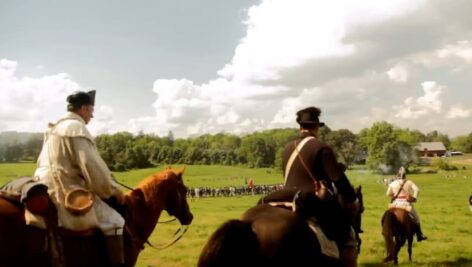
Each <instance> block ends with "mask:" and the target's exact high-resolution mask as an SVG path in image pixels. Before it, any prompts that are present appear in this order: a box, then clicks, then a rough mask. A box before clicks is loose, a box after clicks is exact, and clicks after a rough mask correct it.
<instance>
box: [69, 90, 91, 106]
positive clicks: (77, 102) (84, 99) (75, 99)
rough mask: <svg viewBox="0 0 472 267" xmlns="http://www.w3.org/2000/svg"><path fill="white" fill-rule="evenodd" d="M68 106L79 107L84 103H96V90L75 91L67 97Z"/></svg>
mask: <svg viewBox="0 0 472 267" xmlns="http://www.w3.org/2000/svg"><path fill="white" fill-rule="evenodd" d="M67 102H68V103H69V105H68V106H71V107H74V108H79V107H81V106H83V105H92V106H94V105H95V90H92V91H89V92H82V91H79V92H75V93H73V94H71V95H70V96H68V97H67Z"/></svg>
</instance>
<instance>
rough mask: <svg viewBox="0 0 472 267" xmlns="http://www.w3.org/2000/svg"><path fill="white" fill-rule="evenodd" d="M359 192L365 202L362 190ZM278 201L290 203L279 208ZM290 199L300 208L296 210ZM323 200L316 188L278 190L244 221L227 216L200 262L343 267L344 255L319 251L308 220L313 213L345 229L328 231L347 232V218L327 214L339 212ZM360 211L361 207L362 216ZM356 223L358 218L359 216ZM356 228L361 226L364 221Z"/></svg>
mask: <svg viewBox="0 0 472 267" xmlns="http://www.w3.org/2000/svg"><path fill="white" fill-rule="evenodd" d="M356 192H357V193H358V194H360V195H358V197H359V198H360V199H361V203H362V191H361V190H360V189H358V190H356ZM297 195H298V196H297ZM292 196H295V197H293V198H292ZM299 198H302V199H299ZM286 200H288V201H286ZM299 200H300V201H299ZM274 204H277V205H279V204H280V206H289V207H290V208H289V209H287V208H281V207H278V206H277V207H275V206H273V205H274ZM291 204H292V205H294V206H295V207H296V208H295V210H296V211H295V212H294V211H293V210H292V207H291ZM324 204H325V203H323V201H322V200H320V199H319V198H317V197H316V196H315V195H314V194H312V193H301V194H298V193H297V192H295V194H293V192H291V191H290V190H287V189H284V190H280V191H276V192H275V193H273V194H271V195H269V196H267V197H264V198H263V199H261V200H260V201H259V203H258V205H256V206H255V207H252V208H250V209H248V210H247V211H246V212H245V213H244V214H243V215H242V216H241V219H240V220H235V219H233V220H229V221H227V222H225V223H224V224H223V225H222V226H220V227H219V228H218V229H217V230H216V231H215V232H214V233H213V234H212V236H211V237H210V238H209V240H208V241H207V243H206V245H205V246H204V248H203V249H202V252H201V254H200V258H199V261H198V267H221V266H225V267H236V266H246V267H248V266H249V267H274V266H277V267H279V266H280V267H283V266H323V267H337V266H342V265H343V264H342V262H341V261H340V260H338V259H335V258H331V257H328V256H326V255H325V254H323V253H321V246H320V243H319V241H318V238H317V237H316V235H315V234H314V232H313V230H312V229H311V228H310V226H309V224H308V223H307V218H309V217H311V216H314V217H315V218H317V219H318V218H320V220H319V221H318V222H319V223H320V225H326V226H328V227H329V226H340V228H342V229H340V228H337V227H334V228H336V229H328V231H326V232H325V234H326V236H329V235H331V234H332V235H334V236H335V235H337V234H338V232H340V231H343V230H344V229H346V228H347V230H348V231H349V229H350V228H349V227H350V225H349V223H348V222H347V220H341V221H339V220H337V219H338V218H339V217H337V216H334V218H336V220H337V221H333V220H330V218H328V219H326V218H325V217H323V215H326V213H325V212H329V213H331V214H332V213H335V212H336V211H334V210H333V209H331V206H329V207H325V206H324ZM362 211H363V207H361V209H360V210H359V211H358V212H359V213H358V216H361V213H362ZM318 215H321V217H318ZM329 216H330V215H328V217H329ZM355 222H358V223H360V219H359V220H355ZM354 228H355V229H360V226H355V227H354ZM324 230H326V229H324ZM329 233H331V234H329Z"/></svg>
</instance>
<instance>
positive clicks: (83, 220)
mask: <svg viewBox="0 0 472 267" xmlns="http://www.w3.org/2000/svg"><path fill="white" fill-rule="evenodd" d="M67 102H68V105H67V111H68V112H67V114H66V115H65V116H63V117H62V118H61V119H59V120H58V121H57V122H56V123H54V124H53V123H50V124H49V127H48V130H47V131H46V133H45V136H44V143H43V147H42V150H41V154H40V156H39V158H38V168H37V169H36V171H35V177H36V179H38V180H39V181H41V182H43V183H44V184H46V185H47V186H48V188H49V189H48V192H49V195H50V197H51V200H52V202H53V203H54V204H55V206H56V208H57V213H58V220H59V221H58V224H59V226H61V227H63V228H66V229H69V230H85V229H91V228H97V227H98V228H99V229H101V231H102V232H103V234H104V235H105V240H106V244H107V249H108V255H109V260H110V263H111V264H112V265H113V266H120V265H121V264H123V263H124V251H123V227H124V223H125V221H124V219H123V218H122V216H121V215H120V214H119V213H118V212H117V211H115V210H114V209H113V208H111V207H110V206H108V205H107V204H106V203H105V202H104V201H103V200H102V199H109V198H115V199H116V201H117V202H118V203H120V204H123V203H124V201H125V197H124V195H123V193H122V192H121V191H120V189H119V188H118V185H117V184H116V183H115V182H114V181H113V179H112V174H111V172H110V170H109V169H108V167H107V165H106V164H105V162H104V161H103V159H102V158H101V157H100V155H99V153H98V150H97V147H96V144H95V141H94V139H93V137H92V136H91V134H90V133H89V131H88V130H87V128H86V124H88V123H89V122H90V120H91V119H92V118H93V111H94V104H95V91H90V92H76V93H74V94H72V95H70V96H68V97H67ZM75 188H83V189H86V190H88V191H90V192H91V193H92V194H93V195H94V198H93V206H92V208H91V209H90V210H89V211H87V212H86V213H85V214H81V215H73V214H71V213H70V212H69V211H68V210H67V209H66V208H65V206H64V203H65V195H66V193H67V192H69V191H70V190H72V189H75Z"/></svg>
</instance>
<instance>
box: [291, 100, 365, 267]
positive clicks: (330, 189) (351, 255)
mask: <svg viewBox="0 0 472 267" xmlns="http://www.w3.org/2000/svg"><path fill="white" fill-rule="evenodd" d="M320 114H321V110H320V109H319V108H317V107H308V108H305V109H302V110H300V111H298V112H297V119H296V121H297V123H298V124H299V125H300V130H299V133H300V137H299V138H298V139H297V140H295V141H291V142H289V143H288V144H287V145H286V146H285V149H284V152H283V157H282V159H283V168H284V175H285V185H284V187H285V188H287V189H297V190H301V191H302V192H313V193H315V194H316V195H317V196H318V197H319V198H320V199H322V200H323V199H325V198H331V199H334V198H338V197H340V198H342V201H341V202H342V203H340V204H341V206H343V207H344V209H345V211H346V214H347V213H350V212H353V210H356V209H358V201H357V199H356V193H355V191H354V189H353V187H352V185H351V183H350V182H349V180H348V178H347V176H346V174H345V173H344V171H345V167H344V166H343V165H342V164H340V163H338V162H337V160H336V156H335V153H334V151H333V150H332V149H331V148H330V147H329V146H327V145H326V144H324V143H322V142H321V141H319V140H318V138H319V128H320V127H323V126H324V123H323V122H320V121H319V118H318V117H319V116H320ZM338 199H339V198H338ZM338 231H339V229H338ZM342 239H343V240H342V241H341V242H340V251H341V253H340V254H341V255H340V257H341V261H342V262H343V264H344V266H357V250H356V246H357V241H356V239H355V234H354V232H353V230H352V229H347V231H345V234H344V236H343V237H342Z"/></svg>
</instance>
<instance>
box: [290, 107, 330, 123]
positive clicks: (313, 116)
mask: <svg viewBox="0 0 472 267" xmlns="http://www.w3.org/2000/svg"><path fill="white" fill-rule="evenodd" d="M320 114H321V110H320V109H319V108H317V107H308V108H304V109H302V110H299V111H298V112H297V122H298V124H300V125H301V126H319V127H323V126H324V125H325V124H324V122H320V119H319V116H320Z"/></svg>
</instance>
